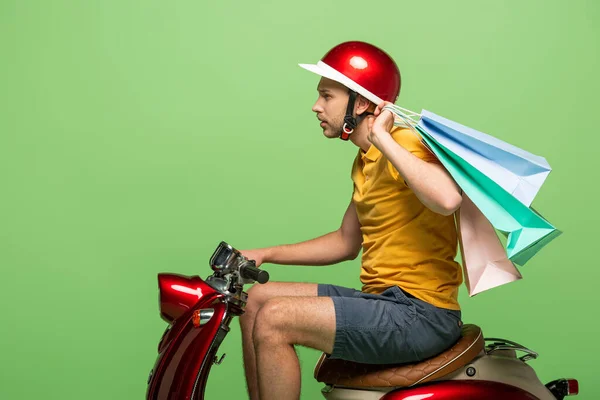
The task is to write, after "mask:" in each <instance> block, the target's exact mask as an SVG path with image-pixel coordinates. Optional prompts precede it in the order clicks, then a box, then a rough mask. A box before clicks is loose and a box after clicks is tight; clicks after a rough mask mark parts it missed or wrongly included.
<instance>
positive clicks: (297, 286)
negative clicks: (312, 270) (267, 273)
mask: <svg viewBox="0 0 600 400" xmlns="http://www.w3.org/2000/svg"><path fill="white" fill-rule="evenodd" d="M317 287H318V285H317V284H316V283H300V282H267V283H265V284H262V285H261V284H258V283H256V284H254V286H252V287H251V288H250V290H248V301H249V302H253V303H255V304H257V305H259V306H260V305H263V304H264V303H266V302H267V301H268V300H270V299H272V298H274V297H298V296H302V297H317V296H318V290H317Z"/></svg>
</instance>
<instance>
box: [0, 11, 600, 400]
mask: <svg viewBox="0 0 600 400" xmlns="http://www.w3.org/2000/svg"><path fill="white" fill-rule="evenodd" d="M599 18H600V5H599V2H597V1H591V0H590V1H584V0H578V1H570V2H566V1H541V0H540V1H521V0H518V1H497V2H484V1H475V0H472V1H453V2H449V1H410V2H409V1H400V0H396V1H377V2H365V1H356V0H351V1H332V2H325V1H321V0H307V1H300V2H284V1H263V2H244V1H218V2H214V1H210V2H207V1H202V0H195V1H171V2H169V1H157V0H144V1H134V0H126V1H125V0H118V1H117V0H111V1H108V0H104V1H100V0H98V1H91V0H90V1H67V0H53V1H19V0H0V50H1V52H0V55H1V59H0V61H1V62H0V73H1V76H2V84H1V86H0V184H1V193H0V268H1V276H0V282H1V288H2V289H1V290H0V304H1V307H2V308H1V317H2V322H1V323H0V335H1V337H0V398H2V399H34V398H44V399H139V398H143V396H144V393H145V390H146V378H147V376H148V372H149V370H150V368H151V367H152V365H153V363H154V360H155V357H156V345H157V342H158V339H159V338H160V335H161V334H162V331H163V329H164V328H165V323H164V322H163V321H162V320H161V319H160V318H159V315H158V308H157V285H156V274H157V273H158V272H162V271H170V272H179V273H184V274H199V275H201V276H203V277H205V276H206V275H208V274H209V269H208V264H207V262H208V258H209V257H210V255H211V254H212V251H213V250H214V248H215V247H216V245H217V244H218V243H219V241H221V240H226V241H228V242H230V243H231V244H232V245H234V246H236V247H238V248H252V247H257V246H267V245H273V244H280V243H289V242H296V241H300V240H304V239H308V238H312V237H314V236H316V235H320V234H323V233H326V232H328V231H330V230H333V229H336V228H337V227H338V225H339V223H340V221H341V217H342V215H343V212H344V209H345V207H346V205H347V203H348V201H349V198H350V194H351V189H352V184H351V181H350V166H351V162H352V159H353V157H354V155H355V151H356V149H355V148H354V147H352V145H351V144H347V143H342V142H340V141H338V140H329V141H328V140H326V139H325V138H323V136H322V134H321V129H320V128H319V126H318V121H317V120H316V119H315V116H314V114H313V113H312V112H311V110H310V108H311V106H312V104H313V102H314V101H315V99H316V91H315V89H316V85H317V81H318V78H317V77H316V75H313V74H310V73H309V72H306V71H304V70H302V69H301V68H299V67H297V63H299V62H308V63H312V62H316V61H318V60H319V58H320V57H321V56H322V55H323V54H324V53H325V52H326V51H327V50H328V49H330V48H331V47H332V46H334V45H335V44H337V43H339V42H342V41H346V40H355V39H358V40H365V41H369V42H372V43H375V44H377V45H379V46H381V47H382V48H384V49H385V50H386V51H388V52H389V53H390V54H391V55H392V56H393V57H394V58H395V59H396V60H397V62H398V64H399V66H400V69H401V71H402V75H403V89H402V93H401V96H400V100H399V104H401V105H403V106H404V107H407V108H409V109H413V110H417V111H418V110H420V109H421V108H427V109H429V110H432V111H434V112H436V113H438V114H440V115H443V116H446V117H448V118H451V119H453V120H455V121H459V122H461V123H463V124H465V125H468V126H471V127H474V128H476V129H479V130H482V131H484V132H487V133H490V134H493V135H494V136H497V137H499V138H501V139H503V140H505V141H508V142H510V143H512V144H515V145H517V146H519V147H522V148H525V149H527V150H530V151H532V152H534V153H537V154H541V155H543V156H545V157H546V158H547V159H548V161H549V162H550V164H551V165H552V167H553V168H554V171H553V172H552V174H551V175H550V178H549V179H548V181H547V183H546V185H545V187H544V188H543V189H542V191H541V192H540V194H539V196H538V197H537V199H536V201H535V202H534V204H533V205H534V207H535V208H536V209H538V210H539V211H540V212H541V213H542V214H543V215H544V216H545V217H546V218H548V219H549V220H550V221H551V222H552V223H554V224H555V225H556V226H557V227H558V228H560V229H561V230H563V231H565V234H564V235H563V236H561V237H560V238H558V239H557V240H556V241H555V242H553V243H552V244H551V245H549V246H548V247H547V248H545V249H544V250H543V251H542V252H541V253H540V254H539V255H538V256H536V257H535V258H534V259H533V260H532V261H531V262H530V263H529V264H527V266H526V267H524V268H522V269H521V271H522V273H523V275H524V280H522V281H520V282H517V283H513V284H510V285H506V286H504V287H501V288H498V289H495V290H492V291H491V292H486V293H483V294H481V295H479V296H476V297H474V298H468V296H467V295H466V290H465V289H464V286H463V288H462V292H461V301H462V306H463V309H464V317H465V321H467V322H472V323H477V324H479V325H480V326H482V328H483V330H484V333H485V334H486V335H487V336H496V337H506V338H508V339H512V340H515V341H517V342H520V343H523V344H525V345H526V346H529V347H531V348H533V349H534V350H536V351H538V352H539V353H540V354H541V356H540V358H539V359H538V360H536V361H533V362H531V365H533V366H534V367H535V369H536V371H537V372H538V374H539V376H540V378H541V379H542V381H544V382H547V381H549V380H552V379H555V378H559V377H576V378H578V379H579V380H580V383H581V390H582V393H583V394H582V395H581V396H580V398H584V399H594V398H598V397H599V396H600V385H598V383H597V378H596V379H595V378H594V377H595V375H596V371H595V369H596V368H595V367H594V365H595V363H594V360H595V358H596V357H597V356H598V350H597V347H596V344H597V340H598V335H599V333H600V328H599V324H598V322H597V317H594V315H598V310H597V309H598V300H597V299H598V297H597V296H598V292H599V291H598V277H599V276H600V274H599V273H598V265H597V262H596V259H595V257H596V254H597V248H598V242H597V239H596V238H597V236H598V235H597V226H598V225H599V223H600V218H599V217H598V213H597V210H596V205H597V198H598V188H597V166H598V159H599V157H598V155H597V154H598V144H599V140H598V136H597V120H596V117H597V113H598V111H597V110H598V105H599V102H598V100H597V93H598V91H599V89H600V85H599V80H598V78H597V76H596V75H597V71H598V70H600V65H599V55H598V53H599V46H598V45H599V39H598V38H600V28H599V27H598V24H597V21H598V19H599ZM265 267H266V268H268V269H269V271H270V273H271V276H272V279H275V280H286V281H307V282H331V283H338V284H342V285H346V286H352V287H359V281H358V273H359V261H358V260H355V261H352V262H346V263H343V264H340V265H337V266H332V267H314V268H313V267H281V266H265ZM232 326H233V328H234V329H233V332H232V333H231V334H230V336H229V337H228V338H227V339H226V341H225V342H224V344H223V346H222V350H223V351H225V352H226V353H227V354H228V356H227V358H226V359H225V361H224V364H222V365H221V366H218V367H215V368H214V369H213V373H212V375H211V377H210V380H209V383H208V389H207V398H208V399H221V398H244V382H243V370H242V364H241V354H240V349H241V346H240V335H239V325H238V323H237V321H236V322H235V323H234V324H232ZM299 354H300V357H301V362H302V365H303V375H302V377H303V394H302V399H318V398H320V397H321V395H320V393H319V389H320V387H321V384H318V383H316V382H315V381H314V380H313V379H312V370H313V366H314V363H315V362H316V359H317V356H318V353H317V352H316V351H312V350H308V349H301V350H300V351H299ZM224 388H225V390H224ZM223 393H226V395H223Z"/></svg>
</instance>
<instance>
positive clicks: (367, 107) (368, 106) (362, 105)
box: [354, 94, 377, 115]
mask: <svg viewBox="0 0 600 400" xmlns="http://www.w3.org/2000/svg"><path fill="white" fill-rule="evenodd" d="M376 107H377V106H376V105H375V104H373V103H372V102H371V101H370V100H367V98H365V97H363V96H361V95H360V94H359V95H358V96H356V103H355V106H354V112H355V113H356V115H362V114H363V113H364V112H365V111H369V112H371V113H372V112H374V111H375V108H376Z"/></svg>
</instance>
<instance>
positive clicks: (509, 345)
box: [485, 338, 539, 362]
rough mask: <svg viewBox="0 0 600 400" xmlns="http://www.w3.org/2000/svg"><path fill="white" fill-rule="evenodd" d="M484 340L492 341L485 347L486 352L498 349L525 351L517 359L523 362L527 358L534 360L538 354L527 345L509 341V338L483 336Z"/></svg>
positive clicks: (490, 352)
mask: <svg viewBox="0 0 600 400" xmlns="http://www.w3.org/2000/svg"><path fill="white" fill-rule="evenodd" d="M485 341H486V342H488V341H490V342H494V343H492V344H490V345H487V346H486V347H485V352H486V354H492V353H493V352H495V351H498V350H514V351H520V352H523V353H525V355H524V356H521V357H519V360H521V361H523V362H527V361H529V360H535V359H536V358H538V356H539V354H538V353H536V352H535V351H533V350H530V349H528V348H527V347H525V346H523V345H521V344H519V343H516V342H513V341H510V340H506V339H500V338H485Z"/></svg>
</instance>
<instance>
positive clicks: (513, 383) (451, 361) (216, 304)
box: [146, 242, 579, 400]
mask: <svg viewBox="0 0 600 400" xmlns="http://www.w3.org/2000/svg"><path fill="white" fill-rule="evenodd" d="M210 266H211V268H212V270H213V271H214V273H213V274H212V275H211V276H209V277H208V278H207V279H206V280H202V279H201V278H199V277H198V276H192V277H188V276H183V275H177V274H159V275H158V286H159V290H160V296H159V298H160V314H161V317H162V318H163V319H164V320H165V321H166V322H167V323H168V324H169V326H168V327H167V329H166V331H165V332H164V334H163V336H162V338H161V340H160V342H159V344H158V358H157V360H156V363H155V365H154V368H153V369H152V371H151V372H150V376H149V378H148V389H147V396H146V398H147V399H152V400H183V399H185V400H188V399H190V400H202V399H204V390H205V387H206V381H207V379H208V374H209V372H210V368H211V367H212V365H213V364H220V363H221V361H222V360H223V357H221V358H220V359H219V358H218V357H217V351H218V349H219V346H220V344H221V342H223V339H225V336H227V333H228V332H229V329H230V328H229V325H230V323H231V320H232V319H233V318H234V317H237V316H240V315H242V314H243V313H244V307H245V305H246V302H247V299H248V295H247V293H246V292H244V290H243V286H244V285H245V284H249V283H254V282H258V283H266V282H267V281H268V280H269V274H268V273H267V271H265V270H262V269H258V268H256V266H255V264H254V262H253V261H251V260H248V259H246V258H245V257H244V256H242V254H241V253H240V252H239V251H237V250H236V249H234V248H233V247H231V246H230V245H228V244H227V243H225V242H221V244H220V245H219V246H218V247H217V249H216V251H215V252H214V254H213V255H212V257H211V258H210ZM517 352H519V354H520V353H522V354H523V355H521V356H520V357H517ZM536 357H537V353H535V352H533V351H531V350H529V349H527V348H525V347H523V346H521V345H519V344H517V343H514V342H511V341H509V340H503V339H492V338H488V339H484V337H483V334H482V332H481V329H480V328H479V327H477V326H475V325H464V326H463V334H462V337H461V338H460V339H459V340H458V342H456V343H455V344H454V345H453V346H452V347H451V348H449V349H447V350H446V351H445V352H443V353H442V354H439V355H437V356H435V357H433V358H430V359H427V360H423V361H422V362H419V363H416V364H399V365H372V364H357V363H353V362H348V361H343V360H335V359H330V358H328V357H327V356H326V355H325V354H323V355H322V356H321V358H320V359H319V361H318V363H317V365H316V367H315V378H316V379H317V380H318V381H319V382H323V383H324V384H325V387H324V388H323V389H322V390H321V392H322V394H323V396H324V397H325V398H326V399H329V400H351V399H353V400H422V399H431V400H456V399H461V400H475V399H477V400H479V399H487V400H507V399H511V400H535V399H539V400H556V399H563V398H564V397H565V396H570V395H575V394H577V393H578V391H579V384H578V382H577V380H575V379H558V380H555V381H552V382H550V383H548V384H546V385H544V384H542V383H541V382H540V380H539V379H538V377H537V375H536V373H535V371H534V370H533V368H531V367H530V366H529V365H528V364H527V363H526V362H527V361H528V360H531V359H534V358H536Z"/></svg>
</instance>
